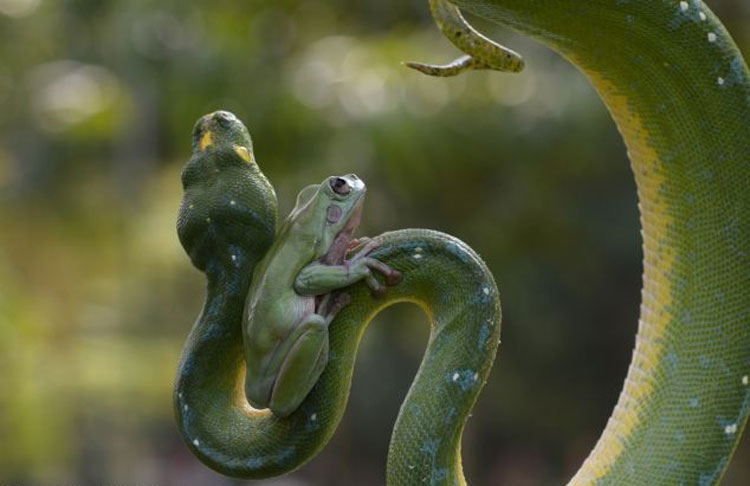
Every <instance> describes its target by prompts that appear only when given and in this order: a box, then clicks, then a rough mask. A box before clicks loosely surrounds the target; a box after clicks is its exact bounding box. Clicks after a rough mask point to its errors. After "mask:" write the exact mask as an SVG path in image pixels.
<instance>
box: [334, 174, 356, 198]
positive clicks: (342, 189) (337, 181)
mask: <svg viewBox="0 0 750 486" xmlns="http://www.w3.org/2000/svg"><path fill="white" fill-rule="evenodd" d="M331 189H333V192H335V193H336V194H341V195H346V194H349V192H350V191H351V190H352V188H351V187H350V186H349V184H348V183H347V182H346V180H345V179H342V178H341V177H334V178H333V179H331Z"/></svg>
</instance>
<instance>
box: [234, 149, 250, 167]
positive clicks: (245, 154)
mask: <svg viewBox="0 0 750 486" xmlns="http://www.w3.org/2000/svg"><path fill="white" fill-rule="evenodd" d="M232 148H234V152H235V153H236V154H237V155H239V156H240V157H241V158H242V160H244V161H245V162H247V163H250V162H252V161H253V156H252V155H250V151H249V150H248V149H247V147H243V146H242V145H235V146H234V147H232Z"/></svg>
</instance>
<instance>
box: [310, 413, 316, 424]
mask: <svg viewBox="0 0 750 486" xmlns="http://www.w3.org/2000/svg"><path fill="white" fill-rule="evenodd" d="M310 420H312V421H313V422H315V421H316V420H318V414H317V413H314V414H312V415H310Z"/></svg>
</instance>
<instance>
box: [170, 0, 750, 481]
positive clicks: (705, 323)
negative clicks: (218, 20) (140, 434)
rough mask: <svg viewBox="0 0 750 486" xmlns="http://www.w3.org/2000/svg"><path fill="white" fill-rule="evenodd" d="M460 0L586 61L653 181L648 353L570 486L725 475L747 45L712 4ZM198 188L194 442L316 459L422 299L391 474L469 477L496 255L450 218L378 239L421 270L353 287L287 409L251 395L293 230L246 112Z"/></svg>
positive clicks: (744, 331) (747, 99)
mask: <svg viewBox="0 0 750 486" xmlns="http://www.w3.org/2000/svg"><path fill="white" fill-rule="evenodd" d="M437 1H438V0H432V5H433V6H434V5H435V3H436V2H437ZM453 3H454V4H455V6H457V7H458V8H460V9H461V10H463V11H466V12H471V13H473V14H475V15H478V16H480V17H484V18H486V19H488V20H490V21H493V22H496V23H498V24H501V25H505V26H508V27H510V28H512V29H515V30H517V31H519V32H521V33H524V34H527V35H528V36H530V37H532V38H535V39H537V40H539V41H541V42H543V43H544V44H546V45H548V46H549V47H551V48H552V49H554V50H555V51H557V52H559V53H560V54H561V55H562V56H564V57H565V58H566V59H568V60H569V61H570V62H572V63H573V64H574V65H575V66H577V67H578V68H579V69H580V70H581V71H582V72H583V73H584V74H585V76H586V77H587V78H588V79H589V80H590V82H591V83H592V84H593V86H594V87H595V89H596V90H597V92H598V93H599V95H600V96H601V98H602V100H603V101H604V103H605V104H606V106H607V107H608V109H609V111H610V113H611V115H612V117H613V118H614V120H615V122H616V123H617V126H618V128H619V130H620V132H621V134H622V136H623V138H624V140H625V143H626V146H627V148H628V154H629V157H630V160H631V163H632V170H633V173H634V175H635V179H636V184H637V188H638V198H639V208H640V215H641V224H642V235H643V253H644V259H643V290H642V303H641V314H640V320H639V329H638V334H637V337H636V345H635V349H634V352H633V359H632V363H631V365H630V369H629V371H628V374H627V377H626V379H625V384H624V387H623V390H622V393H621V395H620V398H619V400H618V402H617V405H616V406H615V409H614V411H613V413H612V415H611V417H610V419H609V422H608V424H607V426H606V428H605V430H604V432H603V434H602V436H601V438H600V439H599V441H598V443H597V445H596V446H595V448H594V449H593V450H592V452H591V453H590V455H589V457H588V459H587V460H586V461H585V462H584V463H583V465H582V466H581V468H580V469H579V471H578V472H577V473H576V474H575V476H574V477H573V478H572V479H571V481H570V484H572V485H588V484H611V485H636V486H641V485H696V484H697V485H712V484H718V483H719V481H720V480H721V477H722V474H723V472H724V471H725V469H726V466H727V465H728V463H729V461H730V459H731V456H732V453H733V451H734V449H735V447H736V445H737V443H738V441H739V438H740V435H741V433H742V431H743V429H744V427H745V424H746V422H747V416H748V413H749V412H750V255H749V254H748V252H750V191H749V190H748V189H749V188H750V75H749V73H748V69H747V67H746V64H745V62H744V61H743V59H742V56H741V54H740V53H739V51H738V49H737V47H736V45H735V44H734V42H733V41H732V38H731V37H730V35H729V33H728V32H727V31H726V30H725V28H724V27H723V26H722V24H721V22H720V21H719V19H717V18H716V16H715V15H714V14H713V13H712V12H711V11H710V10H709V8H708V7H707V6H706V5H705V4H704V3H703V2H702V1H700V0H682V1H679V0H455V1H454V2H453ZM446 5H448V6H449V7H450V5H449V4H446ZM441 28H442V27H441ZM444 32H445V29H444ZM451 40H454V41H455V40H456V39H451ZM454 43H456V42H454ZM457 45H458V43H457ZM459 47H460V48H462V49H464V50H467V51H468V52H467V54H469V55H471V54H476V53H475V52H471V49H473V48H472V47H469V48H465V47H461V46H459ZM479 54H481V53H479ZM503 55H505V56H506V58H507V59H510V60H511V61H513V62H514V65H513V69H508V70H518V69H519V68H520V67H521V66H522V64H519V63H518V61H517V59H516V58H515V57H513V55H515V53H513V52H512V51H503ZM507 56H510V57H507ZM479 64H482V63H479ZM421 67H424V68H425V69H426V70H430V69H432V68H431V67H430V66H428V65H421ZM470 67H477V63H474V64H472V62H471V61H470V60H468V59H466V58H463V59H460V60H459V61H457V62H456V63H453V64H451V65H448V66H447V67H443V68H444V69H448V70H449V71H451V72H450V73H448V74H456V73H457V72H458V71H461V70H463V69H465V68H470ZM480 67H482V66H480ZM443 68H441V67H437V68H436V69H437V70H438V71H439V70H440V69H443ZM222 124H223V125H222ZM183 185H184V187H185V197H184V199H183V203H182V206H181V209H180V216H179V221H178V232H179V235H180V240H181V242H182V243H183V246H184V247H185V249H186V251H187V252H188V253H189V255H190V257H191V260H192V262H193V263H194V265H195V266H196V267H198V268H199V269H200V270H202V271H203V272H205V274H206V277H207V280H208V287H207V297H206V302H205V305H204V308H203V310H202V312H201V314H200V316H199V317H198V320H197V322H196V323H195V325H194V327H193V329H192V331H191V333H190V337H189V338H188V341H187V343H186V345H185V349H184V352H183V356H182V360H181V363H180V365H179V369H178V374H177V380H176V384H175V391H174V403H175V410H176V415H177V421H178V425H179V428H180V431H181V433H182V435H183V437H184V438H185V440H186V443H187V444H188V446H189V447H190V449H191V450H192V451H193V452H194V453H195V454H196V455H197V456H198V457H199V458H200V459H201V460H202V461H203V462H205V463H206V464H208V465H209V466H211V467H212V468H214V469H216V470H218V471H220V472H222V473H225V474H228V475H232V476H237V477H245V478H262V477H268V476H273V475H277V474H282V473H284V472H287V471H291V470H293V469H295V468H297V467H299V466H300V465H301V464H303V463H304V462H306V461H307V460H309V459H310V458H311V457H312V456H313V455H314V454H316V453H317V452H318V451H320V449H321V448H322V447H323V446H324V445H325V443H326V442H327V441H328V439H329V438H330V437H331V435H332V434H333V432H334V429H335V427H336V425H337V424H338V422H339V420H340V418H341V415H342V413H343V410H344V408H345V405H346V400H347V395H348V390H349V385H350V382H351V376H352V367H353V363H354V358H355V355H356V350H357V345H358V343H359V340H360V338H361V336H362V335H363V333H364V330H365V328H366V327H367V324H368V323H369V322H370V320H371V319H372V317H373V316H374V315H375V314H377V313H378V312H379V311H380V310H381V309H382V308H384V307H386V306H388V305H391V304H393V303H395V302H400V301H411V302H415V303H417V304H418V305H420V306H421V307H422V308H423V309H424V310H425V312H426V314H427V316H428V318H429V320H430V322H431V325H432V328H431V334H430V338H429V342H428V347H427V351H426V354H425V357H424V358H423V361H422V364H421V366H420V368H419V371H418V373H417V375H416V378H415V380H414V383H413V384H412V387H411V389H410V391H409V393H408V395H407V397H406V399H405V401H404V403H403V405H402V407H401V411H400V414H399V417H398V419H397V421H396V425H395V428H394V432H393V437H392V441H391V446H390V450H389V455H388V464H387V482H388V484H389V485H391V486H406V485H417V484H433V485H462V484H466V481H465V479H464V477H463V472H462V468H461V454H460V440H461V432H462V429H463V425H464V423H465V421H466V417H467V416H468V414H469V412H470V410H471V407H472V406H473V403H474V401H475V400H476V397H477V394H478V393H479V390H480V389H481V386H482V385H483V383H484V382H485V379H486V377H487V374H488V373H489V370H490V367H491V364H492V360H493V358H494V354H495V351H496V348H497V343H498V337H499V332H500V326H499V323H500V308H499V301H498V295H497V289H496V287H495V284H494V281H493V278H492V275H491V274H490V272H489V271H488V270H487V268H486V267H485V266H484V264H483V263H482V261H481V260H480V259H479V257H478V256H477V255H476V254H475V253H474V252H473V251H472V250H471V249H470V248H469V247H467V246H466V245H465V244H463V243H461V242H460V241H458V240H456V239H455V238H452V237H450V236H448V235H444V234H441V233H437V232H433V231H428V230H402V231H396V232H392V233H386V234H384V235H381V236H378V237H377V238H378V239H379V240H380V242H381V246H380V247H379V248H378V249H376V250H375V251H374V252H373V255H372V256H373V257H375V258H377V259H379V260H381V261H383V262H385V263H387V264H388V265H390V266H392V267H393V268H395V269H397V270H399V271H401V272H402V273H403V274H404V276H405V278H404V281H403V282H402V283H401V284H399V285H398V286H396V287H394V288H392V289H389V291H388V293H387V295H386V297H385V298H383V299H375V298H373V297H371V296H370V295H369V293H368V292H367V291H366V289H365V288H364V286H363V285H361V284H357V285H355V286H354V287H353V288H352V289H351V295H352V302H351V304H350V305H348V306H347V307H346V308H345V309H344V310H343V311H341V313H340V314H339V316H337V318H336V320H335V321H334V323H333V324H332V326H331V330H330V347H331V352H330V356H329V362H328V364H327V366H326V368H325V370H324V372H323V374H322V375H321V378H320V380H319V381H318V383H317V384H316V385H315V387H314V388H313V390H312V392H311V393H310V395H309V396H308V397H307V398H306V399H305V401H304V402H303V403H302V405H301V406H300V408H299V409H297V411H295V412H294V413H293V414H292V415H290V416H289V417H286V418H283V419H280V418H276V417H274V416H273V415H272V414H270V413H268V412H267V411H257V410H253V409H251V408H250V407H249V406H248V405H247V403H246V402H245V400H244V396H243V394H242V382H243V373H244V368H243V362H242V343H241V323H240V320H241V317H242V311H243V305H244V298H245V295H246V292H247V287H248V285H249V282H250V278H251V275H252V271H253V268H254V266H255V264H256V263H257V262H258V260H259V259H260V258H261V257H262V255H263V252H264V251H265V250H266V249H267V248H268V246H269V245H270V242H271V241H272V240H273V237H274V231H275V221H276V200H275V196H274V193H273V189H272V188H271V186H270V184H269V183H268V181H266V179H265V178H264V177H263V175H262V174H261V173H260V170H259V168H258V166H257V164H256V162H255V160H254V157H253V154H252V145H251V143H250V139H249V135H248V134H247V131H246V129H245V128H244V126H242V125H241V123H239V122H238V121H232V120H230V121H227V119H226V117H223V116H219V115H217V114H214V115H212V116H207V117H204V118H203V119H201V121H199V123H198V125H197V126H196V131H195V138H194V154H193V157H192V158H191V160H190V161H189V163H188V165H187V166H186V168H185V171H184V172H183ZM436 275H440V278H439V279H436V278H435V276H436Z"/></svg>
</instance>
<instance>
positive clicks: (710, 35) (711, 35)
mask: <svg viewBox="0 0 750 486" xmlns="http://www.w3.org/2000/svg"><path fill="white" fill-rule="evenodd" d="M708 42H716V34H714V33H713V32H709V33H708Z"/></svg>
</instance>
